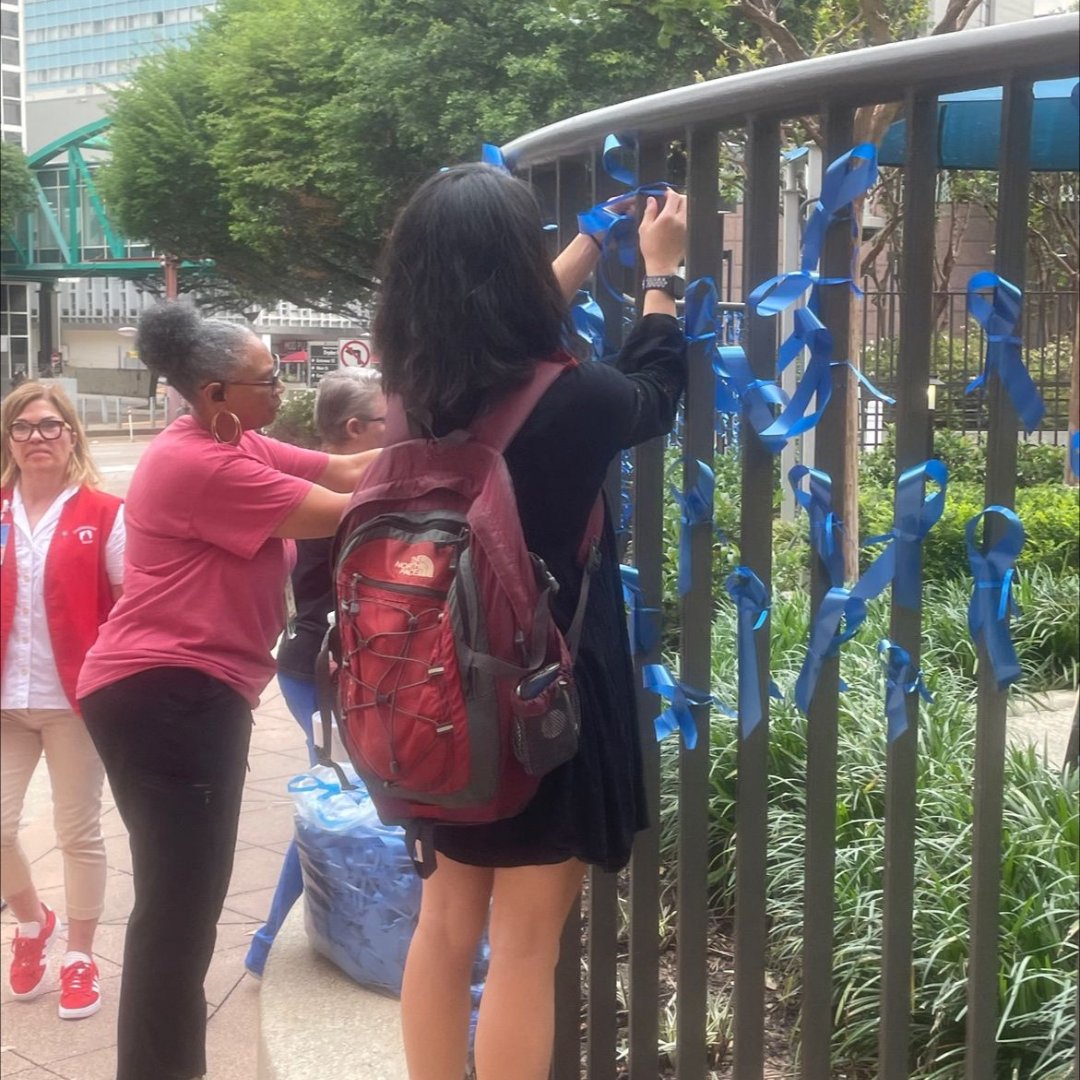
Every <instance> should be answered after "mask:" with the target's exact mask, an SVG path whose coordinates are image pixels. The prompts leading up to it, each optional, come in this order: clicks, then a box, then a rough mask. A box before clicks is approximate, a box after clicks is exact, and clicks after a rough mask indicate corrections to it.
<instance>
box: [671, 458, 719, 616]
mask: <svg viewBox="0 0 1080 1080" xmlns="http://www.w3.org/2000/svg"><path fill="white" fill-rule="evenodd" d="M694 464H695V465H696V466H697V479H695V480H694V482H693V483H692V484H689V485H688V486H687V488H686V491H685V492H682V491H679V489H678V488H677V487H675V486H674V485H671V487H670V491H671V497H672V498H673V499H674V500H675V503H676V505H677V506H678V507H679V526H680V527H679V595H680V596H686V594H687V593H688V592H689V591H690V587H691V568H690V539H691V537H692V536H693V530H694V528H695V526H698V525H710V526H711V525H712V521H713V495H714V492H715V490H716V476H715V474H714V473H713V471H712V469H710V468H709V466H708V465H706V464H705V462H704V461H698V460H695V461H694Z"/></svg>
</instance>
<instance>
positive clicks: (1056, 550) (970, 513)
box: [859, 482, 1080, 581]
mask: <svg viewBox="0 0 1080 1080" xmlns="http://www.w3.org/2000/svg"><path fill="white" fill-rule="evenodd" d="M983 499H984V494H983V489H982V487H981V486H976V485H972V484H965V483H951V482H950V484H949V491H948V496H947V498H946V500H945V511H944V513H943V514H942V515H941V520H940V521H939V522H938V523H937V524H936V525H935V526H934V527H933V529H931V530H930V533H929V535H928V536H927V538H926V541H925V543H924V545H923V560H924V572H923V575H924V578H925V579H926V580H927V581H950V580H953V579H956V578H962V577H965V576H966V575H967V574H968V560H967V546H966V541H965V537H964V530H965V528H966V527H967V523H968V522H969V521H970V520H971V518H973V517H974V516H975V515H976V514H978V513H980V512H981V511H982V509H983V507H984V502H983ZM892 500H893V492H892V489H891V488H888V489H885V490H882V489H880V488H876V487H870V486H864V487H863V488H862V490H861V491H860V493H859V514H860V518H861V520H860V526H861V529H862V534H863V536H874V535H877V534H880V533H885V532H888V530H889V529H890V528H891V526H892V519H893V504H892ZM1016 511H1017V513H1018V514H1019V515H1020V520H1021V521H1022V522H1023V524H1024V530H1025V532H1026V534H1027V543H1026V544H1025V545H1024V549H1023V551H1021V552H1020V558H1019V559H1018V560H1017V568H1018V569H1019V570H1020V571H1022V572H1023V571H1027V570H1031V569H1033V568H1034V567H1036V566H1044V567H1046V568H1047V569H1048V570H1051V571H1052V572H1054V573H1056V574H1070V573H1074V572H1075V571H1076V569H1077V566H1078V562H1080V499H1078V493H1077V490H1076V489H1075V488H1070V487H1067V486H1066V485H1064V484H1061V483H1057V484H1045V485H1042V486H1038V487H1028V488H1021V489H1020V490H1018V491H1017V493H1016ZM873 555H874V550H873V549H870V550H867V551H864V552H863V555H862V562H863V565H864V566H865V565H866V564H867V563H869V561H870V560H871V559H872V558H873Z"/></svg>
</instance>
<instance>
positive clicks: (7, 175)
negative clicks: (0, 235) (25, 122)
mask: <svg viewBox="0 0 1080 1080" xmlns="http://www.w3.org/2000/svg"><path fill="white" fill-rule="evenodd" d="M0 170H2V174H3V183H2V184H0V229H5V230H7V229H11V228H13V227H14V225H15V221H16V219H17V218H18V216H19V215H20V214H23V213H25V212H26V211H27V210H29V209H31V207H33V205H34V178H33V176H32V174H31V172H30V166H29V165H27V164H26V155H25V154H24V153H23V152H22V149H21V148H20V147H19V146H17V145H16V144H15V143H10V142H3V143H0Z"/></svg>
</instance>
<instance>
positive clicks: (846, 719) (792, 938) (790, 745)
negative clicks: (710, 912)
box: [661, 572, 1080, 1080]
mask: <svg viewBox="0 0 1080 1080" xmlns="http://www.w3.org/2000/svg"><path fill="white" fill-rule="evenodd" d="M1044 576H1046V577H1047V579H1048V580H1049V575H1045V572H1044ZM946 588H951V589H954V590H955V589H956V588H957V584H956V583H953V584H952V585H949V586H947V587H946ZM935 599H938V598H935ZM807 606H808V605H807V602H806V599H805V597H802V596H797V597H794V598H792V599H789V600H779V601H777V603H776V604H774V607H773V621H772V626H773V635H772V670H773V673H774V674H775V675H776V678H777V681H778V682H779V684H780V686H781V689H782V690H784V691H788V690H789V689H790V687H791V686H792V685H793V683H794V679H795V675H796V673H797V671H798V668H799V665H800V664H801V661H802V656H803V650H804V646H805V640H806V629H807V625H806V624H807ZM960 606H961V605H960V604H959V598H958V597H954V603H953V605H952V609H953V614H954V615H957V614H958V609H959V607H960ZM936 607H937V605H936V604H935V605H933V606H931V607H928V611H932V610H936ZM1073 617H1074V619H1075V614H1074V616H1073ZM887 618H888V614H887V609H886V607H885V605H883V604H877V605H874V607H873V610H872V611H871V613H870V617H869V620H868V622H869V624H870V625H868V626H867V627H866V628H865V629H864V630H863V631H862V632H861V633H860V635H859V636H858V637H857V638H856V639H854V640H853V641H851V642H849V643H848V644H847V645H846V646H845V647H844V652H843V654H842V658H841V665H842V669H843V676H844V679H845V680H846V682H847V685H848V689H847V691H846V692H845V693H844V694H842V695H841V697H840V730H839V743H838V757H837V760H838V768H837V774H836V775H837V822H836V837H837V853H836V888H835V897H836V942H837V949H836V953H835V967H834V984H833V986H834V990H833V1005H834V1012H835V1015H836V1017H837V1024H836V1034H835V1037H834V1068H833V1075H836V1076H841V1075H858V1076H862V1075H872V1074H873V1073H874V1071H875V1065H876V1061H877V1037H878V1028H879V1024H880V1014H879V1005H880V1003H879V994H880V978H881V964H880V957H881V935H882V922H881V920H882V874H883V863H884V850H883V844H884V801H885V800H884V790H885V781H886V775H885V752H886V746H885V718H884V709H883V686H882V676H881V671H880V665H879V660H878V657H877V654H876V648H875V642H876V640H877V638H878V636H880V635H881V634H883V633H884V632H885V629H886V623H887ZM1074 626H1075V623H1074ZM964 636H965V637H966V628H965V633H964ZM927 637H928V641H929V639H930V634H929V633H928V635H927ZM1074 647H1075V639H1074ZM735 657H736V648H735V628H734V616H733V611H732V609H731V606H730V604H727V603H725V604H724V605H722V607H721V611H720V613H719V615H718V618H717V619H716V622H715V625H714V629H713V668H714V672H715V673H716V681H715V683H714V688H713V689H714V692H715V693H716V694H717V695H718V696H719V697H720V699H721V700H722V701H725V702H727V703H731V704H734V702H735V700H736V661H735ZM923 664H924V668H925V671H926V678H927V682H928V684H929V685H930V688H931V690H932V691H933V692H934V695H935V700H934V703H933V704H931V705H927V706H923V711H922V717H921V722H920V723H921V727H920V755H919V766H918V789H917V800H918V817H917V820H918V823H919V824H918V835H917V838H916V851H915V859H916V866H915V907H914V927H913V954H914V957H915V965H914V972H913V983H914V986H913V991H914V997H913V1017H912V1046H913V1047H914V1048H915V1049H914V1054H915V1059H914V1060H913V1063H912V1066H913V1071H914V1074H915V1076H917V1077H919V1078H920V1080H956V1078H958V1077H960V1076H961V1075H962V1065H961V1064H960V1063H961V1061H962V1057H963V1042H964V1013H965V1011H966V975H967V956H968V947H967V942H968V939H969V931H968V922H967V920H968V905H969V903H970V887H971V867H970V860H971V835H972V804H971V798H972V795H971V777H972V775H973V773H974V740H975V723H974V706H973V703H972V693H971V691H972V685H971V682H970V679H969V677H968V676H967V674H966V673H965V672H964V671H962V670H957V669H956V668H955V667H954V666H953V664H952V662H951V657H950V656H949V654H948V653H947V650H945V649H940V650H937V651H935V648H934V647H933V646H932V645H931V646H930V647H928V649H927V653H926V655H925V656H924V658H923ZM737 756H738V738H737V734H736V732H735V727H734V721H732V720H729V719H726V718H723V717H719V716H715V714H714V720H713V725H712V747H711V750H710V805H709V828H710V841H709V842H710V869H709V889H710V902H711V904H712V905H713V907H714V909H716V911H717V912H718V913H719V914H721V915H724V916H728V915H730V914H731V913H732V911H733V909H734V887H735V866H734V857H735V852H734V843H733V840H734V836H735V824H736V823H735V797H736V783H737V765H738V762H737ZM677 757H678V744H677V742H676V741H675V740H673V739H669V740H667V741H666V742H665V743H664V745H663V748H662V761H663V772H662V774H661V847H662V857H663V859H664V861H665V863H666V864H667V865H668V866H669V867H670V866H671V865H673V864H674V860H675V855H676V845H677V839H678V827H679V826H678V822H679V818H678V813H677V791H678V775H677V773H678V770H677ZM769 758H770V760H769V778H770V780H769V783H770V791H769V806H770V809H769V844H770V855H769V863H768V867H769V869H768V873H769V884H768V914H769V920H770V956H771V966H772V970H773V973H774V974H775V975H777V976H778V977H779V984H780V987H781V993H782V994H785V995H786V996H787V997H788V999H789V1003H790V1004H792V1005H794V1004H796V999H797V995H798V988H799V985H800V983H801V959H802V933H803V871H804V863H803V860H804V840H803V837H804V831H805V808H806V792H805V768H806V721H805V720H804V719H803V718H802V717H801V716H799V715H798V713H797V712H796V711H795V709H794V706H793V704H792V702H791V700H790V695H789V697H788V699H787V700H785V701H784V702H782V703H778V704H774V706H773V711H772V723H771V728H770V742H769ZM1077 776H1078V774H1077V773H1076V772H1075V771H1074V772H1072V773H1071V775H1070V776H1069V777H1068V778H1066V779H1065V780H1064V781H1063V779H1062V777H1061V776H1060V775H1059V774H1058V773H1056V772H1055V771H1053V770H1051V769H1048V768H1046V767H1045V766H1044V765H1043V764H1042V763H1040V761H1039V759H1038V756H1037V754H1036V753H1035V752H1034V751H1032V750H1026V749H1025V750H1015V749H1014V750H1010V751H1009V754H1008V758H1007V761H1006V767H1005V811H1004V829H1003V840H1002V903H1001V910H1002V941H1001V980H1000V986H1001V992H1000V1008H1001V1028H1000V1033H999V1048H998V1050H999V1071H998V1073H997V1075H998V1076H1001V1077H1012V1076H1020V1077H1025V1078H1028V1080H1038V1078H1047V1080H1049V1078H1050V1077H1051V1076H1055V1075H1059V1070H1063V1069H1064V1068H1065V1067H1066V1066H1067V1064H1068V1062H1069V1061H1070V1060H1071V1054H1072V1043H1073V1038H1074V1031H1073V1008H1074V1001H1075V995H1076V970H1077V938H1076V932H1075V928H1076V873H1077V860H1078V845H1080V791H1078V784H1077ZM664 877H665V880H672V881H673V880H674V879H675V875H674V873H672V872H671V871H670V870H669V871H667V872H665V875H664Z"/></svg>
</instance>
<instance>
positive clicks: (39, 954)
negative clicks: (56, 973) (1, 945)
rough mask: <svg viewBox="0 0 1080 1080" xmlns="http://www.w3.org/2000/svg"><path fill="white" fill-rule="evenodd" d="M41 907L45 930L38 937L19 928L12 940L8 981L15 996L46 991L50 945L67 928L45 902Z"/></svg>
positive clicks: (42, 929)
mask: <svg viewBox="0 0 1080 1080" xmlns="http://www.w3.org/2000/svg"><path fill="white" fill-rule="evenodd" d="M41 909H42V911H44V912H45V922H44V924H43V925H42V927H41V933H39V934H38V936H37V937H23V936H22V934H20V933H19V932H18V931H16V932H15V940H14V941H12V943H11V953H12V959H11V970H10V972H9V974H8V982H9V983H10V985H11V994H12V997H16V998H20V999H21V1000H23V1001H28V1000H29V999H30V998H36V997H37V996H38V994H43V993H45V991H46V989H47V987H46V986H45V968H46V964H47V962H48V952H49V946H50V945H51V944H52V943H53V941H54V940H55V939H56V936H57V935H58V934H59V933H60V931H61V930H62V929H63V927H62V926H61V925H60V920H59V919H58V918H57V917H56V912H55V911H52V910H51V909H50V908H48V907H46V906H45V905H44V904H42V905H41Z"/></svg>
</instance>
